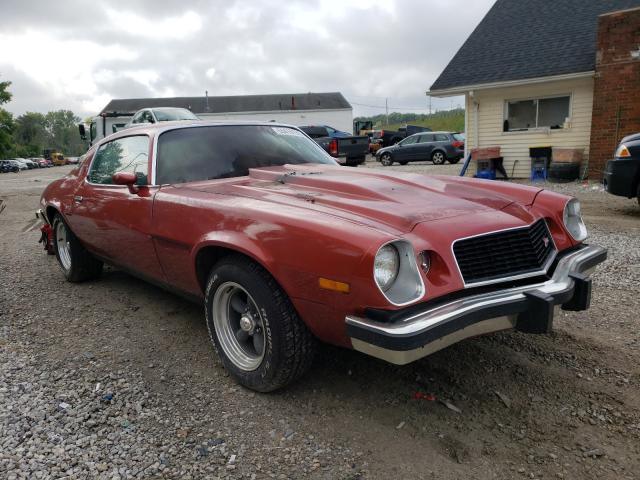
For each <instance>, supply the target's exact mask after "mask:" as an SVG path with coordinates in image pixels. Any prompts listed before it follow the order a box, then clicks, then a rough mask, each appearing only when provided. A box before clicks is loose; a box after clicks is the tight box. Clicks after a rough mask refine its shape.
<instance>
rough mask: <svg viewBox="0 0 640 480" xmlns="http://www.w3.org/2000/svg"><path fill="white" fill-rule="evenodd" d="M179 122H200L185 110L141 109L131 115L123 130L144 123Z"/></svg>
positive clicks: (166, 108) (169, 108)
mask: <svg viewBox="0 0 640 480" xmlns="http://www.w3.org/2000/svg"><path fill="white" fill-rule="evenodd" d="M179 120H200V119H199V118H198V117H196V115H195V114H194V113H193V112H191V111H190V110H187V109H186V108H173V107H154V108H143V109H142V110H138V111H137V112H136V113H134V114H133V117H132V118H131V120H130V121H129V123H127V124H126V125H125V127H124V128H131V127H135V126H137V125H140V124H144V123H158V122H174V121H179Z"/></svg>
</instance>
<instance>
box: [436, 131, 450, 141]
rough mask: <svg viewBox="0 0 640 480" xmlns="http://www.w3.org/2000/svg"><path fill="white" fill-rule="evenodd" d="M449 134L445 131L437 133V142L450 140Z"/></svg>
mask: <svg viewBox="0 0 640 480" xmlns="http://www.w3.org/2000/svg"><path fill="white" fill-rule="evenodd" d="M448 141H449V136H448V135H445V134H444V133H436V142H448Z"/></svg>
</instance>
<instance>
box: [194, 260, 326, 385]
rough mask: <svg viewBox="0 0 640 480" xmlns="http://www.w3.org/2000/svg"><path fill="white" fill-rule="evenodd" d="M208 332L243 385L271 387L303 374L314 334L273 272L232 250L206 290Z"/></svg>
mask: <svg viewBox="0 0 640 480" xmlns="http://www.w3.org/2000/svg"><path fill="white" fill-rule="evenodd" d="M205 315H206V321H207V328H208V330H209V337H210V339H211V341H212V343H213V345H214V347H215V349H216V351H217V353H218V356H219V357H220V359H221V361H222V364H223V365H224V368H225V369H226V370H227V371H228V372H229V374H230V375H231V376H232V377H233V378H234V379H235V380H236V381H237V382H238V383H240V384H241V385H243V386H245V387H247V388H250V389H252V390H256V391H258V392H271V391H273V390H277V389H279V388H282V387H284V386H286V385H288V384H290V383H291V382H293V381H295V380H297V379H298V378H300V377H301V376H302V375H303V374H304V373H305V372H306V371H307V369H308V368H309V366H310V365H311V362H312V361H313V357H314V354H315V347H316V340H315V338H314V337H313V336H312V334H311V332H309V330H308V329H307V327H306V326H305V324H304V323H303V322H302V320H301V319H300V317H299V316H298V314H297V312H296V311H295V309H294V308H293V305H292V304H291V301H290V300H289V298H288V297H287V295H286V294H285V292H284V291H283V290H282V289H281V288H280V286H279V285H278V284H277V282H276V281H275V280H274V278H273V277H272V276H271V275H270V274H269V273H268V272H267V271H266V270H264V269H263V268H262V267H261V266H260V265H258V264H256V263H254V262H252V261H251V260H249V259H247V258H245V257H243V256H240V255H233V256H229V257H225V258H223V259H222V260H221V261H220V262H218V263H217V264H216V266H215V267H214V268H213V270H212V271H211V273H210V275H209V280H208V282H207V289H206V292H205Z"/></svg>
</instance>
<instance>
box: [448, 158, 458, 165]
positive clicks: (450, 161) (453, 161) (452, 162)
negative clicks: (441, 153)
mask: <svg viewBox="0 0 640 480" xmlns="http://www.w3.org/2000/svg"><path fill="white" fill-rule="evenodd" d="M459 161H460V159H459V158H450V159H449V163H450V164H452V165H455V164H456V163H458V162H459Z"/></svg>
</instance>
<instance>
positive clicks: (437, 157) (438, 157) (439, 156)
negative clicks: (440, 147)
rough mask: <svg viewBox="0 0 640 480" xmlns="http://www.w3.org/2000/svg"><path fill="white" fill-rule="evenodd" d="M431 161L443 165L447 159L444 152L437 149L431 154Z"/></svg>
mask: <svg viewBox="0 0 640 480" xmlns="http://www.w3.org/2000/svg"><path fill="white" fill-rule="evenodd" d="M431 161H432V162H433V164H434V165H442V164H443V163H444V161H445V157H444V153H442V152H440V151H437V152H433V154H432V155H431Z"/></svg>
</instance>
